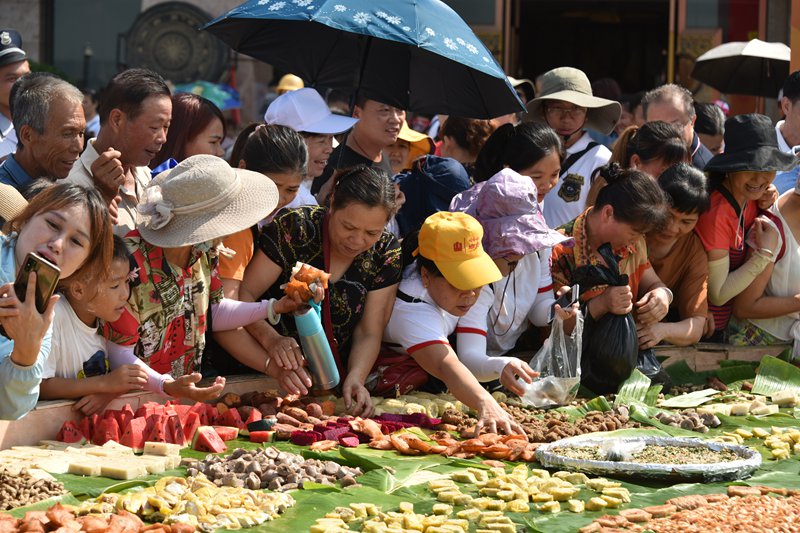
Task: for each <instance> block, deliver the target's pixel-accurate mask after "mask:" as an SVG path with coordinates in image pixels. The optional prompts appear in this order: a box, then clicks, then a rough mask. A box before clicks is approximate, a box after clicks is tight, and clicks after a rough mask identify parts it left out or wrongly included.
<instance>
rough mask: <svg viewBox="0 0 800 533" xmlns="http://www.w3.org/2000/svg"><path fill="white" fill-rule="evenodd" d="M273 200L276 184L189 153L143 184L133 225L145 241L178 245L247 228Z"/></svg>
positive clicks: (264, 213) (273, 204) (272, 206)
mask: <svg viewBox="0 0 800 533" xmlns="http://www.w3.org/2000/svg"><path fill="white" fill-rule="evenodd" d="M277 205H278V188H277V187H276V186H275V183H273V182H272V180H270V179H269V178H267V177H266V176H264V175H263V174H260V173H258V172H253V171H250V170H245V169H240V168H233V167H231V166H230V165H229V164H228V163H226V162H225V161H224V160H223V159H220V158H219V157H215V156H213V155H204V154H203V155H193V156H191V157H188V158H186V159H184V160H183V161H182V162H180V163H178V165H177V166H175V167H173V168H171V169H169V170H165V171H164V172H162V173H161V174H159V175H158V176H156V177H155V178H154V179H153V181H151V182H150V183H149V184H148V185H147V187H146V188H145V189H144V191H143V194H142V201H141V202H140V203H139V205H138V207H137V210H138V214H137V217H136V226H137V228H138V230H139V233H140V234H141V235H142V237H143V238H144V240H146V241H147V242H149V243H150V244H154V245H156V246H161V247H162V248H178V247H181V246H190V245H193V244H200V243H202V242H207V241H213V240H215V239H219V238H222V237H225V236H227V235H232V234H234V233H237V232H239V231H242V230H243V229H246V228H249V227H251V226H253V225H254V224H256V223H257V222H258V221H260V220H261V219H263V218H265V217H266V216H267V215H269V214H270V213H272V211H274V210H275V207H277Z"/></svg>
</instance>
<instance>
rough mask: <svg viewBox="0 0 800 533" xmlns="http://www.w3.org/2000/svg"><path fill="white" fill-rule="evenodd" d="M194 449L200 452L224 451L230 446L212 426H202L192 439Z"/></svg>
mask: <svg viewBox="0 0 800 533" xmlns="http://www.w3.org/2000/svg"><path fill="white" fill-rule="evenodd" d="M192 449H194V450H197V451H199V452H210V453H224V452H226V451H228V446H227V445H226V444H225V442H224V441H223V440H222V439H221V438H219V435H217V432H216V431H214V428H213V427H211V426H200V427H199V428H197V432H196V433H195V434H194V438H193V439H192Z"/></svg>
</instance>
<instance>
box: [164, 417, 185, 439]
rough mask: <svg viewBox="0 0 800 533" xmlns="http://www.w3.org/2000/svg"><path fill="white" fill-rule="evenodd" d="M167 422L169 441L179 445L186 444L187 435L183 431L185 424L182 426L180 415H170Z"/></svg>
mask: <svg viewBox="0 0 800 533" xmlns="http://www.w3.org/2000/svg"><path fill="white" fill-rule="evenodd" d="M166 424H167V436H168V441H169V442H172V443H174V444H178V445H179V446H186V436H185V435H184V433H183V426H181V419H180V418H179V417H178V415H177V414H174V415H170V416H169V418H167V421H166Z"/></svg>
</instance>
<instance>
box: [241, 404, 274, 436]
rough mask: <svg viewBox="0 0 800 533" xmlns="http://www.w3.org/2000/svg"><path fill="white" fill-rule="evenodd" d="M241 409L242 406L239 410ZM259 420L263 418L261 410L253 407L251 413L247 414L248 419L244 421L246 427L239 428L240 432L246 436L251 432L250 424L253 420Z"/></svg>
mask: <svg viewBox="0 0 800 533" xmlns="http://www.w3.org/2000/svg"><path fill="white" fill-rule="evenodd" d="M241 409H242V408H241V407H240V408H239V410H240V411H241ZM259 420H262V418H261V411H259V410H258V409H256V408H255V407H253V408H252V409H251V410H250V414H249V415H248V416H247V420H245V421H244V429H239V433H241V434H242V435H244V436H245V437H246V436H247V435H249V434H250V424H252V423H253V422H258V421H259ZM265 429H269V428H265Z"/></svg>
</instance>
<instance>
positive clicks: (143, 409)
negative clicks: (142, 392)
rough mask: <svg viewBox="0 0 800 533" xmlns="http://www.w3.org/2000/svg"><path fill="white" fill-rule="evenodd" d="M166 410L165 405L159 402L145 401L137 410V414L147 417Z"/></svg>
mask: <svg viewBox="0 0 800 533" xmlns="http://www.w3.org/2000/svg"><path fill="white" fill-rule="evenodd" d="M163 412H164V406H163V405H161V404H160V403H158V402H145V403H143V404H142V405H141V406H139V408H138V409H137V410H136V413H135V414H136V416H137V417H140V416H143V417H144V418H147V417H148V416H150V415H154V414H161V413H163Z"/></svg>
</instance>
